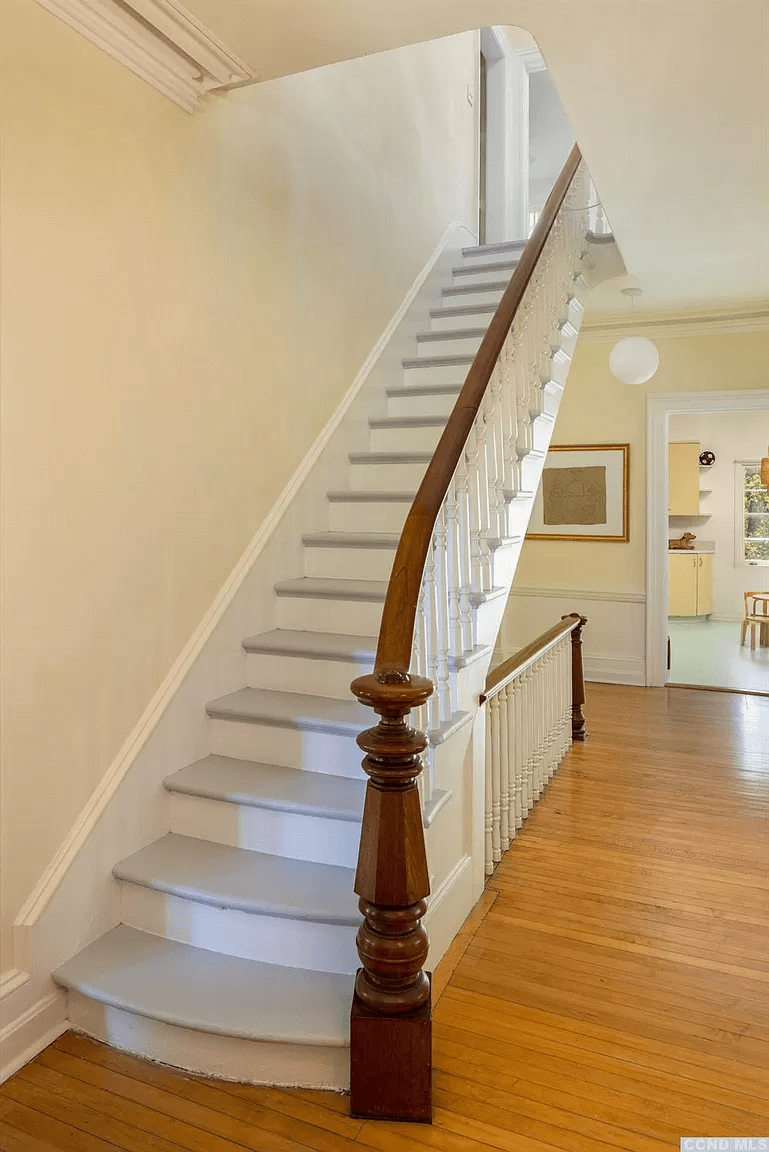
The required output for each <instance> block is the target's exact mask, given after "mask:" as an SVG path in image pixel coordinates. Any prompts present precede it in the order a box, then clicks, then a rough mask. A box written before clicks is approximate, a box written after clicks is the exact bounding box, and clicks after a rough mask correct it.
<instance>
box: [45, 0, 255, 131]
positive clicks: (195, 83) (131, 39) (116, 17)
mask: <svg viewBox="0 0 769 1152" xmlns="http://www.w3.org/2000/svg"><path fill="white" fill-rule="evenodd" d="M37 3H38V4H40V5H41V6H42V7H43V8H45V9H47V10H48V11H49V12H52V13H53V15H54V16H58V17H59V19H60V20H63V21H64V23H65V24H68V25H69V27H70V28H74V29H75V31H76V32H79V33H80V35H81V36H85V38H86V39H87V40H90V41H91V43H92V44H95V45H96V47H97V48H101V49H102V51H104V52H106V53H107V54H108V55H109V56H112V57H113V59H115V60H118V61H119V62H120V63H121V64H124V65H125V66H126V68H130V70H131V71H132V72H134V73H135V74H136V75H137V76H139V77H141V79H142V80H146V81H147V83H148V84H151V85H152V87H153V88H156V89H157V90H158V92H162V93H163V95H164V96H167V97H168V99H169V100H173V102H174V103H175V104H178V105H179V107H180V108H183V109H184V110H185V111H186V112H194V110H195V108H197V106H198V104H199V103H200V101H201V100H202V98H203V97H204V96H205V95H206V93H207V92H210V91H211V90H212V89H214V88H222V87H225V86H227V85H230V84H242V83H243V82H244V81H248V80H252V79H253V78H254V73H253V72H252V71H251V69H250V68H249V67H248V65H247V64H244V63H243V61H242V60H240V59H239V58H238V57H237V56H235V55H234V54H233V53H232V52H230V50H229V49H228V48H227V47H225V45H224V44H222V42H221V41H220V40H218V39H217V38H216V37H215V36H214V35H213V33H211V32H209V30H208V29H207V28H205V27H204V26H203V25H202V24H201V23H200V22H199V21H197V20H196V19H195V17H194V16H192V15H191V14H190V13H189V12H188V11H187V10H186V8H183V7H182V6H181V4H178V3H177V2H176V0H37Z"/></svg>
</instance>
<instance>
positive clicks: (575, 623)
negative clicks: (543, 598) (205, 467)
mask: <svg viewBox="0 0 769 1152" xmlns="http://www.w3.org/2000/svg"><path fill="white" fill-rule="evenodd" d="M581 619H582V617H580V616H577V615H573V616H565V617H564V618H563V619H562V620H561V621H559V623H558V624H554V625H553V627H552V628H548V630H547V632H543V633H542V635H541V636H537V638H536V640H532V642H531V644H527V645H526V647H525V648H521V649H520V651H518V652H515V653H513V655H512V656H510V657H509V658H508V659H507V660H504V661H503V662H502V663H501V664H498V665H497V667H496V668H492V669H491V671H490V672H489V674H488V676H487V677H486V684H485V686H484V689H483V693H482V694H481V697H480V703H481V704H484V703H485V702H486V700H488V698H489V696H493V694H494V692H499V691H500V689H502V688H504V686H505V684H507V682H508V681H509V680H512V679H513V677H514V676H516V675H517V674H518V673H519V672H521V670H522V669H523V668H525V667H526V665H527V664H530V663H531V662H532V661H533V660H536V658H537V657H538V656H544V654H545V652H547V650H548V648H552V647H553V645H554V644H557V643H558V641H559V640H560V639H561V637H562V636H565V635H566V634H567V632H573V631H574V629H575V628H577V627H579V626H581V625H580V620H581Z"/></svg>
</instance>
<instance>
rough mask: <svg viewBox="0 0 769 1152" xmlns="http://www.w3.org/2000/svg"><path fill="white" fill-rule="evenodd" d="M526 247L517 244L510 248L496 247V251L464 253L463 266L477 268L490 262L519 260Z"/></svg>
mask: <svg viewBox="0 0 769 1152" xmlns="http://www.w3.org/2000/svg"><path fill="white" fill-rule="evenodd" d="M524 247H525V245H521V244H516V245H514V246H513V245H511V246H510V247H509V248H508V247H506V246H505V247H500V248H496V247H495V249H494V251H488V250H486V251H485V252H472V253H467V252H463V253H462V264H463V266H464V267H465V268H475V267H477V265H478V264H488V263H489V262H490V261H492V262H493V261H499V260H519V259H520V257H521V253H522V252H523V249H524Z"/></svg>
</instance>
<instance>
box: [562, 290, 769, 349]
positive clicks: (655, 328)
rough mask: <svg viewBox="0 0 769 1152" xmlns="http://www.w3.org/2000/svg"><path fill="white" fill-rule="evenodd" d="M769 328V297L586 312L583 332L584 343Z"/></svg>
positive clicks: (581, 333)
mask: <svg viewBox="0 0 769 1152" xmlns="http://www.w3.org/2000/svg"><path fill="white" fill-rule="evenodd" d="M767 331H769V300H743V301H740V302H739V303H735V304H734V305H732V306H726V305H723V304H722V305H720V306H717V307H713V308H696V309H695V308H693V309H660V310H659V311H655V312H636V313H635V315H634V316H633V319H632V323H631V320H630V314H629V313H616V312H614V313H594V314H593V315H592V316H591V315H590V313H589V312H588V313H586V314H585V319H584V320H583V322H582V327H581V328H580V332H579V339H580V343H582V344H602V343H608V342H609V341H611V340H621V339H622V337H623V336H630V335H636V334H637V335H642V336H648V337H649V338H650V339H658V340H659V339H665V338H666V337H676V336H700V335H707V334H709V333H718V332H767Z"/></svg>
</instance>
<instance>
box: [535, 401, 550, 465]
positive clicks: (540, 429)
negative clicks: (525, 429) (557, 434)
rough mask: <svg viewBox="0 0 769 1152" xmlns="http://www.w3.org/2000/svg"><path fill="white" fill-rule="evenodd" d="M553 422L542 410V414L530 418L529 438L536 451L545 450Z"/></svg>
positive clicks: (548, 442)
mask: <svg viewBox="0 0 769 1152" xmlns="http://www.w3.org/2000/svg"><path fill="white" fill-rule="evenodd" d="M543 400H544V396H543ZM553 423H554V422H553V420H551V419H550V418H549V417H548V416H547V415H546V414H545V413H544V412H543V414H542V415H540V416H537V418H536V420H532V423H531V439H532V445H533V447H534V449H535V450H536V451H538V452H546V451H547V449H548V446H549V444H550V440H551V438H552V435H553Z"/></svg>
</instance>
